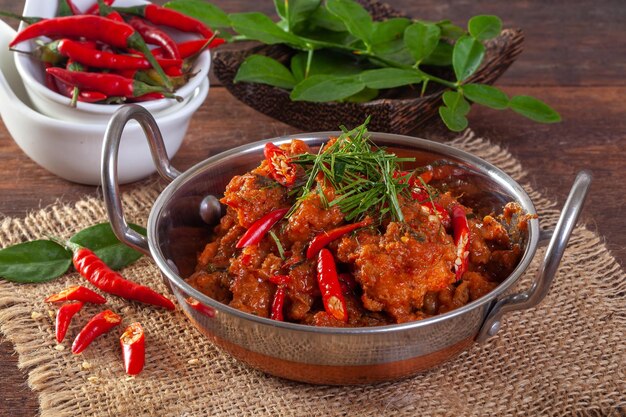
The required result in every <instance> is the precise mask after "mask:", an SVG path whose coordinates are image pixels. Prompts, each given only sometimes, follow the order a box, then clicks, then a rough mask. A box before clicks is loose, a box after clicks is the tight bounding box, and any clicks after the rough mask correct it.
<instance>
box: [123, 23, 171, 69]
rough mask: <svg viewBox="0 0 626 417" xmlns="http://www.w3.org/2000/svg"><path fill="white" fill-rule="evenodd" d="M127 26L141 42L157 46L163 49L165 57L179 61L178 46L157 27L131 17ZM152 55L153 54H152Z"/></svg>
mask: <svg viewBox="0 0 626 417" xmlns="http://www.w3.org/2000/svg"><path fill="white" fill-rule="evenodd" d="M128 24H129V25H131V26H132V27H133V28H135V30H136V31H137V32H139V34H140V35H141V37H142V38H143V40H144V41H145V42H146V43H147V44H150V45H158V46H160V47H161V48H163V51H165V55H166V56H167V57H168V58H174V59H180V58H181V56H180V52H179V51H178V45H177V44H176V42H175V41H174V39H172V37H171V36H170V35H168V34H167V33H165V32H164V31H162V30H161V29H159V28H158V27H156V26H154V25H151V24H149V23H148V22H146V21H145V20H143V19H141V18H139V17H136V16H133V17H131V18H130V19H128ZM153 53H154V52H153Z"/></svg>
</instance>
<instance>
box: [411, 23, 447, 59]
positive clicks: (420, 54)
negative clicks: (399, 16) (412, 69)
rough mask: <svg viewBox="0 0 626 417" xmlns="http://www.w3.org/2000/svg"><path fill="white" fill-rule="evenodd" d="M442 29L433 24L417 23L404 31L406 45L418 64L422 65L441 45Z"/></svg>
mask: <svg viewBox="0 0 626 417" xmlns="http://www.w3.org/2000/svg"><path fill="white" fill-rule="evenodd" d="M440 36H441V29H439V26H437V25H435V24H432V23H423V22H415V23H413V24H412V25H411V26H409V27H407V28H406V29H405V31H404V44H405V45H406V47H407V48H408V49H409V52H410V53H411V55H413V58H414V59H415V61H416V62H418V63H420V62H422V60H423V59H424V58H426V57H427V56H428V55H430V54H431V52H433V50H434V49H435V47H436V46H437V44H438V43H439V37H440Z"/></svg>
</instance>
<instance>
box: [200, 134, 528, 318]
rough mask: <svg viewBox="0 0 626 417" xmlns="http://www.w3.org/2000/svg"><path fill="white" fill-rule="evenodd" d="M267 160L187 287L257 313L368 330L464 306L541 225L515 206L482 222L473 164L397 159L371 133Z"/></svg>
mask: <svg viewBox="0 0 626 417" xmlns="http://www.w3.org/2000/svg"><path fill="white" fill-rule="evenodd" d="M264 155H265V159H264V160H262V161H261V162H260V165H259V166H258V167H256V168H254V169H253V170H251V171H248V172H246V173H244V174H242V175H236V176H234V177H233V178H232V179H231V180H230V182H229V183H228V185H227V186H226V189H225V192H224V196H223V198H221V200H220V201H221V203H223V204H224V205H225V206H226V210H225V214H224V216H223V217H221V219H220V222H219V224H218V225H217V226H216V227H215V228H214V233H213V236H212V238H211V240H210V242H209V243H208V244H207V245H206V246H205V247H204V250H203V251H202V252H201V253H200V254H199V256H198V261H197V266H196V270H195V272H194V273H193V274H192V275H191V277H189V279H188V283H189V284H191V285H192V286H193V287H194V288H196V289H198V290H199V291H201V292H202V293H204V294H206V295H207V296H209V297H211V298H212V299H215V300H217V301H220V302H222V303H225V304H228V305H230V306H231V307H234V308H236V309H238V310H241V311H244V312H246V313H251V314H254V315H256V316H260V317H267V318H271V319H274V320H279V321H288V322H293V323H300V324H306V325H313V326H326V327H369V326H380V325H389V324H396V323H404V322H409V321H415V320H420V319H424V318H428V317H431V316H434V315H437V314H441V313H445V312H448V311H451V310H454V309H456V308H459V307H462V306H464V305H466V304H468V303H469V302H471V301H474V300H476V299H478V298H480V297H482V296H483V295H485V294H487V293H489V292H490V291H491V290H493V289H494V288H495V287H496V286H498V284H499V283H500V282H502V281H503V280H504V279H506V278H507V277H508V276H509V275H510V274H511V272H512V271H513V270H514V269H515V267H516V266H517V265H518V263H519V261H520V259H521V257H522V255H523V248H522V242H523V241H524V240H525V239H526V238H527V221H528V220H529V219H530V218H532V217H535V216H531V215H527V214H524V213H523V210H522V208H521V207H520V206H519V205H518V204H517V203H513V202H510V203H508V204H504V205H503V209H502V211H501V212H500V213H493V212H486V213H485V212H484V208H483V206H482V205H481V204H480V202H477V201H475V200H473V199H471V198H466V196H470V195H475V194H476V193H475V192H473V189H474V188H476V187H478V186H479V185H478V184H476V183H475V182H474V181H472V179H473V176H472V175H468V171H467V170H466V169H465V168H464V169H461V167H459V166H458V165H457V164H455V163H453V162H449V161H446V160H439V161H435V162H431V163H429V164H426V165H419V161H416V160H415V158H408V157H401V156H398V155H396V154H394V153H391V152H388V151H387V150H386V149H384V148H379V147H377V146H376V145H374V144H373V143H372V142H371V141H370V140H369V136H368V133H367V129H366V124H364V125H362V126H360V127H358V128H356V129H354V130H352V131H347V130H344V133H343V134H342V135H340V136H338V137H332V138H329V140H328V141H327V142H326V143H325V144H324V145H322V146H321V147H320V149H319V150H318V151H317V152H312V150H311V149H310V148H309V146H308V145H307V144H306V143H305V142H304V141H301V140H297V139H294V140H292V141H291V142H289V143H285V144H282V145H281V146H276V145H275V144H273V143H272V142H268V143H267V144H266V145H265V148H264ZM491 206H492V205H491Z"/></svg>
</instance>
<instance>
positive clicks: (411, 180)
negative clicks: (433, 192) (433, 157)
mask: <svg viewBox="0 0 626 417" xmlns="http://www.w3.org/2000/svg"><path fill="white" fill-rule="evenodd" d="M406 177H408V179H407V178H406ZM393 178H400V183H401V184H405V183H408V184H409V186H410V187H411V197H413V199H414V200H417V201H418V202H420V203H421V202H423V201H426V200H428V199H429V198H430V197H429V194H428V191H427V190H426V188H425V187H424V185H425V184H428V183H429V182H430V180H431V179H432V178H433V172H432V170H431V169H430V166H427V170H426V171H424V172H422V173H421V174H419V175H415V173H414V172H413V171H396V172H394V173H393Z"/></svg>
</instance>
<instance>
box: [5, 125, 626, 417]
mask: <svg viewBox="0 0 626 417" xmlns="http://www.w3.org/2000/svg"><path fill="white" fill-rule="evenodd" d="M452 144H453V145H454V146H457V147H459V148H461V149H464V150H466V151H470V152H473V153H475V154H476V155H478V156H480V157H482V158H484V159H486V160H488V161H490V162H492V163H494V164H496V165H497V166H499V167H501V168H503V169H504V170H505V171H507V172H508V173H509V174H511V175H512V176H513V177H514V178H515V179H517V180H518V181H520V182H521V183H522V184H525V182H524V171H523V169H522V167H521V166H520V165H519V163H518V162H517V161H516V160H515V159H514V158H512V156H511V155H510V154H509V153H507V152H506V151H504V150H502V149H500V148H498V147H497V146H494V145H492V144H490V143H489V142H488V141H485V140H482V139H479V138H475V137H473V135H472V134H471V133H470V134H467V135H465V136H464V137H462V138H459V139H457V140H455V141H453V142H452ZM567 180H568V179H564V182H566V181H567ZM157 188H158V186H157V185H155V184H147V185H146V187H144V188H142V189H140V190H137V191H135V192H133V193H131V194H129V195H127V196H125V199H124V200H125V201H124V204H125V206H126V211H127V214H128V215H129V216H130V217H131V218H132V219H133V220H134V221H135V222H137V223H140V224H141V223H143V224H145V221H146V218H147V215H148V212H149V210H150V207H151V205H152V202H153V200H154V198H155V196H156V195H157V194H158V190H157ZM526 189H527V190H528V191H529V192H530V195H531V197H532V198H533V200H534V201H535V203H536V205H537V208H538V210H539V213H540V217H541V225H542V227H543V228H550V227H553V226H554V225H555V223H556V220H557V217H558V209H557V208H555V206H554V204H553V203H552V202H550V201H549V199H546V198H545V197H543V196H541V195H540V194H539V193H537V192H536V191H533V190H531V189H530V187H529V186H528V184H526ZM102 221H106V213H105V210H104V208H103V204H102V202H101V201H99V200H97V199H94V198H87V199H85V200H84V201H81V202H79V203H77V204H75V205H72V206H64V205H55V206H52V207H49V208H46V209H44V210H41V211H38V212H35V213H32V214H31V215H29V216H27V217H26V218H24V219H4V220H3V221H2V223H1V225H0V246H2V247H5V246H8V245H11V244H15V243H19V242H22V241H26V240H32V239H37V238H41V237H42V236H44V235H46V234H54V235H60V236H63V237H67V236H70V235H71V234H73V233H75V232H76V231H78V230H80V229H82V228H84V227H86V226H89V225H92V224H94V223H98V222H102ZM541 257H542V253H539V254H538V256H537V257H536V259H537V261H538V260H539V259H540V258H541ZM536 267H537V262H535V263H534V264H533V265H532V266H531V268H530V270H529V273H528V274H527V276H526V277H524V279H523V280H522V282H521V283H520V284H519V285H518V288H526V287H527V286H528V283H529V282H530V279H531V278H532V274H533V273H534V272H535V271H536ZM124 274H125V275H126V276H128V278H130V279H132V280H136V281H138V282H141V283H144V284H148V285H151V286H153V287H155V288H157V289H158V290H160V291H162V292H165V287H164V285H163V284H162V283H161V278H160V275H159V273H158V271H157V270H156V268H155V266H154V265H153V264H152V262H151V261H150V260H149V259H142V260H141V261H139V262H138V263H136V264H135V265H133V266H131V267H129V268H127V269H126V270H125V271H124ZM77 282H81V278H80V277H79V276H78V275H77V274H76V273H71V274H68V275H66V276H64V277H62V278H60V279H58V280H55V281H52V282H50V283H46V284H39V285H16V284H13V283H9V282H4V281H1V282H0V329H1V331H2V332H3V333H4V335H5V336H6V338H7V339H8V340H10V341H11V342H13V344H14V345H15V350H16V352H17V353H18V355H19V366H20V367H21V368H23V369H26V370H27V371H28V383H29V385H30V387H31V388H32V389H33V390H34V391H35V392H37V393H38V395H39V401H40V406H41V415H42V416H44V417H46V416H99V417H101V416H112V417H113V416H115V417H117V416H150V415H158V416H180V417H183V416H185V417H189V416H203V415H213V416H218V415H219V416H243V415H254V416H265V415H268V416H270V415H271V416H319V415H342V416H344V415H345V416H381V415H394V416H415V415H455V416H458V415H564V414H568V415H569V414H592V415H611V414H613V415H624V413H626V377H625V371H626V366H625V365H626V349H625V348H624V334H625V331H626V303H625V301H626V276H625V274H624V272H623V271H622V270H621V269H620V267H619V265H618V264H617V263H616V261H615V259H614V258H613V257H612V256H611V255H610V253H609V252H608V250H607V248H606V246H605V245H604V244H603V242H602V240H601V239H600V238H598V236H596V235H595V234H594V233H592V232H591V231H589V230H587V229H586V228H584V227H581V226H579V227H578V228H577V229H576V230H575V232H574V233H573V236H572V239H571V241H570V245H569V247H568V249H567V252H566V254H565V257H564V258H563V262H562V264H561V268H560V270H559V273H558V276H557V277H556V279H555V282H554V285H553V288H552V290H551V291H550V293H549V295H548V296H547V298H546V299H545V300H544V302H543V303H542V304H541V305H540V306H538V307H537V308H535V309H533V310H529V311H523V312H517V313H513V314H510V315H508V316H507V317H506V320H505V324H504V326H503V329H502V330H500V332H499V333H498V334H497V336H495V337H493V338H492V339H490V340H489V341H488V342H487V343H485V344H482V345H478V344H476V345H474V346H472V347H471V348H470V349H469V350H468V351H466V352H464V353H463V354H461V355H460V356H459V357H458V358H456V359H454V360H452V361H450V362H448V363H445V364H444V365H442V366H440V367H438V368H436V369H433V370H430V371H427V372H424V373H422V374H420V375H417V376H415V377H413V378H409V379H405V380H402V381H398V382H394V383H383V384H378V385H370V386H351V387H331V386H313V385H306V384H300V383H295V382H290V381H285V380H281V379H277V378H274V377H270V376H266V375H264V374H262V373H260V372H258V371H255V370H252V369H249V368H247V367H246V366H244V365H242V364H240V363H238V362H236V361H234V360H233V359H231V358H230V357H229V356H227V355H226V354H224V353H223V352H221V351H219V350H218V349H216V348H215V347H214V346H213V345H212V344H211V343H209V342H208V341H207V340H206V339H205V338H204V337H203V336H202V335H200V333H199V332H198V331H196V330H195V329H194V328H193V327H192V326H191V325H190V324H189V322H188V321H187V320H186V318H185V317H184V316H183V314H182V313H180V312H176V313H171V312H168V311H163V310H157V309H153V308H149V307H143V306H141V305H138V304H135V303H129V302H125V301H123V300H120V299H118V298H116V297H112V296H111V297H108V298H109V307H110V308H111V309H112V310H114V311H117V312H119V313H121V314H122V315H123V316H124V324H128V323H130V322H131V321H133V320H139V321H141V322H142V323H143V325H144V328H145V331H146V333H147V336H146V337H147V365H146V367H145V369H144V371H143V372H142V373H141V374H140V375H139V376H137V377H134V378H131V377H127V376H126V375H125V373H124V370H123V368H122V362H121V358H120V351H119V347H118V341H117V337H118V336H119V333H120V332H119V331H117V332H112V333H111V334H109V335H107V336H105V337H103V338H101V339H98V340H97V341H96V342H94V343H93V344H92V346H90V347H89V348H88V349H87V350H86V351H85V352H84V353H83V354H81V355H73V354H72V353H70V351H69V346H70V344H71V340H72V338H73V335H75V334H76V332H77V331H78V330H79V328H80V327H81V326H82V325H83V324H84V322H85V321H86V320H87V318H88V317H90V316H91V315H92V314H94V313H96V312H97V311H99V310H100V307H98V306H87V307H86V308H85V309H84V310H83V311H82V312H81V313H80V315H79V316H78V317H77V318H76V319H75V320H74V321H73V324H72V326H71V327H70V330H69V332H68V338H67V339H68V340H66V341H64V342H63V344H62V345H60V346H59V345H57V344H56V342H55V340H54V311H53V310H54V308H53V307H51V306H49V305H46V304H45V303H43V302H42V300H43V299H44V297H45V296H47V295H49V294H52V293H54V292H57V291H59V290H61V289H63V288H65V287H66V286H68V285H70V284H75V283H77Z"/></svg>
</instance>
